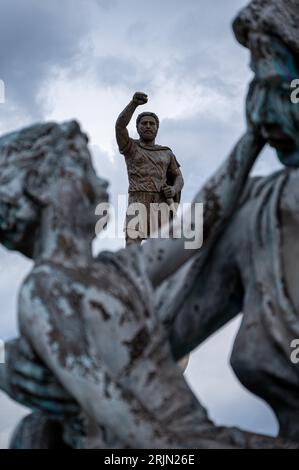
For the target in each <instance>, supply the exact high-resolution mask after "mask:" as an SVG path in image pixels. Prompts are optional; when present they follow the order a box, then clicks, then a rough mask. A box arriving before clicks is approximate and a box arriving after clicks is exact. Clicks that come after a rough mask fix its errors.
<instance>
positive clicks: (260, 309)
mask: <svg viewBox="0 0 299 470" xmlns="http://www.w3.org/2000/svg"><path fill="white" fill-rule="evenodd" d="M298 25H299V1H298V0H296V1H282V0H272V1H261V0H258V1H253V2H252V3H251V4H250V5H249V6H248V7H247V8H245V9H244V10H243V11H242V12H241V13H240V14H239V15H238V17H237V18H236V20H235V21H234V25H233V26H234V31H235V33H236V36H237V38H238V40H239V41H240V42H241V43H242V44H244V45H246V46H247V47H248V48H249V49H250V52H251V68H252V70H253V72H254V74H255V76H254V79H253V81H252V83H251V85H250V89H249V94H248V98H247V117H248V121H249V124H250V126H253V127H254V129H255V130H256V132H259V133H260V135H261V136H262V138H263V139H265V141H266V142H267V143H269V145H271V146H272V147H274V148H275V150H276V151H277V155H278V158H279V160H280V161H281V163H282V164H283V165H285V167H286V168H285V169H283V170H282V171H279V172H277V173H274V174H272V175H270V176H268V177H265V178H251V179H250V180H249V182H248V184H247V186H246V188H245V190H244V193H243V195H242V198H241V201H240V203H239V208H238V210H236V212H235V214H234V217H233V219H232V220H231V222H230V223H229V225H228V226H227V228H226V230H225V232H224V233H223V235H222V237H221V238H220V239H219V241H218V243H217V245H216V246H214V247H213V251H211V253H210V256H209V258H208V259H207V260H205V263H203V262H202V260H201V258H200V255H199V256H198V259H197V260H195V261H194V263H193V265H192V266H191V268H190V270H189V272H188V273H187V274H186V273H184V279H180V276H177V278H176V279H173V280H172V284H171V285H167V286H166V291H167V292H168V296H167V297H166V296H165V295H164V297H163V293H162V299H161V300H160V301H161V303H160V306H159V308H160V310H161V312H163V316H164V318H165V319H166V321H167V322H168V323H169V325H168V329H169V330H170V332H171V333H170V342H171V345H172V350H173V352H174V355H175V357H178V356H181V355H182V354H185V353H187V352H188V351H190V348H191V349H192V348H193V347H195V346H197V345H198V344H200V343H201V342H202V341H204V340H205V339H206V338H207V337H208V336H209V335H210V334H212V333H213V332H214V331H216V330H217V329H218V328H219V327H220V326H222V325H224V324H225V323H226V322H228V321H229V320H230V319H232V318H233V317H234V316H236V315H237V314H238V313H240V312H243V320H242V324H241V327H240V330H239V332H238V335H237V337H236V340H235V343H234V348H233V351H232V355H231V364H232V367H233V369H234V371H235V373H236V375H237V377H238V378H239V380H240V381H241V382H242V383H243V385H244V386H245V387H246V388H248V389H249V390H250V391H252V392H253V393H255V394H256V395H258V396H260V397H261V398H263V399H264V400H265V401H266V402H267V403H268V404H269V405H270V406H271V408H272V409H273V411H274V413H275V414H276V417H277V419H278V422H279V426H280V428H279V435H280V436H283V437H286V438H290V439H294V440H296V441H297V442H298V441H299V364H298V363H297V364H294V363H293V362H292V361H291V352H292V349H291V343H292V342H293V341H294V340H295V339H298V338H299V313H298V312H299V290H298V283H297V279H298V276H299V272H298V256H299V245H298V233H299V216H298V213H299V212H298V211H299V104H293V103H292V102H291V99H290V96H291V87H290V84H291V82H292V80H293V79H294V78H298V77H299V27H298ZM232 171H234V170H232ZM183 282H184V285H183ZM179 285H181V288H179ZM169 292H173V293H174V294H175V295H174V296H173V298H172V299H170V298H169ZM209 294H210V295H209Z"/></svg>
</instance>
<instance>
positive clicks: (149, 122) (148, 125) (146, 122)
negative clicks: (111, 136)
mask: <svg viewBox="0 0 299 470" xmlns="http://www.w3.org/2000/svg"><path fill="white" fill-rule="evenodd" d="M137 131H138V134H139V136H140V138H141V139H142V140H144V141H145V142H146V141H148V142H151V141H153V140H154V139H155V138H156V136H157V134H158V125H157V121H156V119H155V118H154V117H153V116H143V117H142V118H141V119H140V121H139V123H138V128H137Z"/></svg>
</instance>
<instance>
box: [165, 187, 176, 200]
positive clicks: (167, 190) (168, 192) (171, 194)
mask: <svg viewBox="0 0 299 470" xmlns="http://www.w3.org/2000/svg"><path fill="white" fill-rule="evenodd" d="M162 191H163V194H164V196H165V197H166V199H172V198H173V197H174V196H175V194H176V191H175V189H174V187H173V186H167V185H165V186H163V188H162Z"/></svg>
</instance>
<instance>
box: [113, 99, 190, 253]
mask: <svg viewBox="0 0 299 470" xmlns="http://www.w3.org/2000/svg"><path fill="white" fill-rule="evenodd" d="M147 101H148V97H147V95H146V94H145V93H139V92H137V93H135V94H134V96H133V99H132V101H131V102H130V103H129V104H128V106H126V108H125V109H124V110H123V111H122V113H121V114H120V115H119V117H118V119H117V121H116V126H115V129H116V140H117V144H118V147H119V151H120V153H121V154H123V155H124V157H125V160H126V165H127V172H128V179H129V206H128V210H127V215H126V223H125V231H126V244H127V245H129V244H130V243H141V241H142V240H144V239H146V238H150V237H151V235H152V234H153V233H155V232H156V231H157V230H158V229H159V228H161V226H162V225H164V224H165V221H167V222H168V223H169V221H170V218H171V217H172V216H173V206H174V205H173V204H172V203H173V202H175V203H178V202H179V200H180V193H181V190H182V188H183V185H184V180H183V177H182V173H181V171H180V165H179V163H178V161H177V159H176V157H175V156H174V154H173V152H172V150H171V149H170V148H169V147H163V146H161V145H156V143H155V139H156V137H157V133H158V129H159V119H158V116H157V115H156V114H154V113H151V112H144V113H142V114H139V116H138V117H137V121H136V127H137V132H138V134H139V139H138V140H134V139H131V138H130V136H129V133H128V130H127V126H128V124H129V122H130V121H131V118H132V116H133V114H134V112H135V110H136V108H137V107H138V106H140V105H143V104H145V103H147ZM141 204H143V206H142V207H143V208H144V209H145V212H144V211H139V209H138V210H137V220H138V223H137V224H136V225H135V228H134V225H133V224H132V223H131V224H130V221H133V218H134V220H136V213H135V212H136V211H135V208H137V207H140V206H139V205H141ZM130 207H131V208H132V210H129V208H130ZM169 207H170V208H171V210H169ZM157 210H158V211H159V212H160V215H159V214H157ZM155 211H156V213H155ZM159 217H160V218H159Z"/></svg>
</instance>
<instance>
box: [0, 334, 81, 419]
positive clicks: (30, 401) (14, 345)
mask: <svg viewBox="0 0 299 470" xmlns="http://www.w3.org/2000/svg"><path fill="white" fill-rule="evenodd" d="M5 346H6V349H5V352H6V363H5V380H4V381H3V383H1V387H2V389H3V390H4V391H5V392H6V393H7V394H8V395H9V396H10V398H12V399H13V400H15V401H17V402H19V403H20V404H22V405H24V406H27V407H28V408H32V409H37V410H41V411H43V412H45V413H47V414H50V415H51V416H55V419H57V418H61V419H63V418H64V417H65V416H66V415H68V416H70V415H71V416H74V415H77V414H78V413H79V412H80V408H79V407H78V405H77V403H76V402H75V401H74V400H73V399H72V397H71V396H70V395H69V394H68V393H67V392H66V391H65V390H64V389H63V387H62V386H61V385H60V383H59V382H58V381H57V380H56V378H55V377H54V375H52V373H51V371H50V370H49V369H48V368H47V367H46V366H45V365H44V364H43V363H42V362H41V361H40V360H39V358H38V357H37V356H36V355H35V353H34V352H33V350H32V349H31V347H30V345H29V344H28V343H27V341H26V340H25V339H24V338H19V339H16V340H14V341H10V342H9V343H6V345H5Z"/></svg>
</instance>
